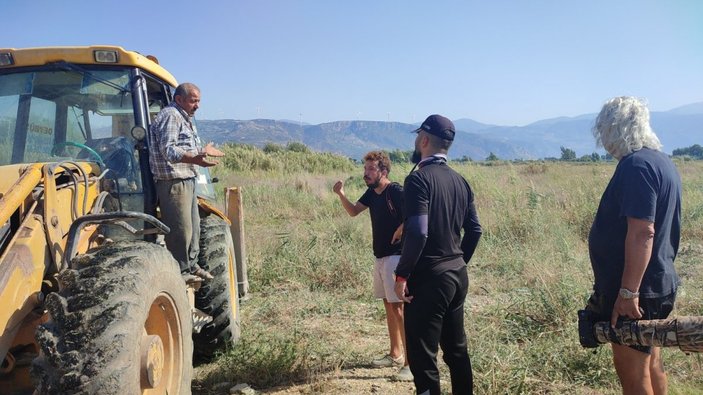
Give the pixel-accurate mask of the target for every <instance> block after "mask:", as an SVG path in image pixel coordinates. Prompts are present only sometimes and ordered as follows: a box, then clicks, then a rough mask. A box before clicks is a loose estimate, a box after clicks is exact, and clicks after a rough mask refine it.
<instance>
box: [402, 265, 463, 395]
mask: <svg viewBox="0 0 703 395" xmlns="http://www.w3.org/2000/svg"><path fill="white" fill-rule="evenodd" d="M468 288H469V277H468V275H467V272H466V266H463V267H461V268H460V269H454V270H450V271H446V272H444V273H442V274H441V275H434V276H423V277H421V278H415V277H411V278H410V281H409V282H408V292H409V293H410V295H411V296H413V299H412V301H411V302H410V303H406V304H405V337H406V343H407V352H408V360H409V362H410V370H411V371H412V373H413V376H414V377H415V389H416V390H417V393H418V394H428V393H429V394H431V395H435V394H436V395H439V394H440V386H439V370H438V369H437V351H438V346H441V347H442V352H443V353H444V362H446V364H447V365H448V366H449V372H450V373H451V378H452V394H454V395H463V394H472V393H473V375H472V373H471V361H470V359H469V352H468V348H467V345H466V332H465V331H464V300H465V299H466V293H467V291H468Z"/></svg>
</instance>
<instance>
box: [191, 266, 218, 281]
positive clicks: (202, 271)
mask: <svg viewBox="0 0 703 395" xmlns="http://www.w3.org/2000/svg"><path fill="white" fill-rule="evenodd" d="M193 275H194V276H198V277H200V278H202V279H203V280H205V281H210V280H212V279H213V278H215V276H213V275H212V273H210V272H208V271H207V270H205V269H203V268H201V267H199V268H197V269H196V270H195V271H194V272H193Z"/></svg>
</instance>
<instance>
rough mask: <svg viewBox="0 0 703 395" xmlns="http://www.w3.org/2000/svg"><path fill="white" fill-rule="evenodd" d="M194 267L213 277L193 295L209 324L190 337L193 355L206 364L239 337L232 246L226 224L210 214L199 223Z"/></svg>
mask: <svg viewBox="0 0 703 395" xmlns="http://www.w3.org/2000/svg"><path fill="white" fill-rule="evenodd" d="M198 264H199V265H200V267H202V268H204V269H205V270H207V271H209V272H210V273H211V274H212V275H213V276H214V277H215V278H214V279H212V280H210V281H209V282H206V283H204V285H203V286H202V287H201V288H200V290H199V291H198V292H197V293H196V294H195V307H197V308H198V309H200V310H202V311H203V312H205V313H207V314H209V315H210V316H212V318H213V321H212V322H210V323H209V324H207V325H206V326H205V327H204V328H203V329H202V330H201V331H200V333H195V334H193V341H194V343H195V349H194V354H195V357H196V360H197V361H199V362H209V361H211V360H212V359H213V357H214V356H215V354H216V353H217V352H218V351H224V350H226V349H227V347H231V346H233V345H234V344H235V343H236V341H237V339H239V334H240V327H239V323H240V317H239V290H238V289H237V268H236V266H235V265H236V263H235V252H234V243H233V242H232V234H231V233H230V230H229V225H228V224H227V222H225V220H223V219H222V218H220V217H218V216H216V215H214V214H209V215H207V214H206V215H204V216H203V218H202V219H201V221H200V254H199V256H198Z"/></svg>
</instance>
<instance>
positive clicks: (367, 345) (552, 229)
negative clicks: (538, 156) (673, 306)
mask: <svg viewBox="0 0 703 395" xmlns="http://www.w3.org/2000/svg"><path fill="white" fill-rule="evenodd" d="M452 166H453V167H454V168H456V169H457V170H458V171H459V172H460V173H462V174H463V175H464V176H465V177H466V178H467V179H468V180H469V182H470V184H471V185H472V186H473V188H474V192H475V194H476V199H477V208H478V212H479V216H480V219H481V222H482V225H483V229H484V235H483V238H482V240H481V242H480V244H479V247H478V249H477V252H476V255H475V257H474V259H473V260H472V262H471V264H470V267H469V273H470V274H469V275H470V280H471V286H470V295H469V297H468V299H467V306H466V310H467V319H466V329H467V333H468V335H469V337H470V340H469V341H470V344H469V347H470V350H469V351H470V354H471V357H472V363H473V367H474V374H475V383H476V386H477V387H476V392H477V393H479V394H519V393H525V394H527V393H582V394H593V393H617V392H618V388H619V387H618V385H617V379H616V377H615V375H614V373H613V371H612V369H611V362H610V358H611V352H610V350H609V347H600V348H598V349H596V350H595V351H592V350H585V349H583V348H581V347H580V345H579V342H578V336H577V330H576V311H577V310H578V309H580V308H582V307H583V306H584V305H585V302H586V299H587V298H588V295H589V293H590V286H591V282H592V273H591V268H590V263H589V261H588V251H587V245H586V237H587V233H588V230H589V228H590V224H591V221H592V219H593V215H594V213H595V210H596V208H597V204H598V201H599V199H600V195H601V193H602V191H603V190H604V188H605V186H606V184H607V182H608V180H609V178H610V176H611V174H612V172H613V170H614V164H613V163H595V164H577V163H527V164H509V163H508V164H503V165H498V166H496V165H493V166H482V165H481V164H477V163H465V164H461V165H459V164H452ZM677 166H678V168H679V171H680V173H681V175H682V178H683V181H684V207H683V217H684V223H683V235H682V248H681V253H680V257H679V259H678V261H677V267H678V270H679V273H680V274H681V276H682V279H683V287H682V288H681V293H680V297H679V300H678V303H677V306H678V307H677V313H678V314H680V315H683V314H686V315H700V314H703V310H702V308H703V302H701V301H702V300H703V299H702V298H701V297H702V296H703V287H701V285H703V274H702V273H701V270H700V268H701V264H702V262H701V261H702V260H703V162H700V161H698V162H694V161H686V162H678V163H677ZM409 169H410V166H409V165H406V164H402V165H395V167H394V169H393V171H392V173H391V178H392V179H394V180H397V181H401V182H402V179H403V177H404V175H405V174H407V172H408V171H409ZM218 172H219V174H218V177H219V178H220V179H221V180H222V184H224V185H238V186H241V187H242V188H243V190H244V206H245V221H246V223H245V230H246V232H247V243H248V244H247V250H248V253H249V256H248V262H249V280H250V286H251V291H252V294H251V299H250V300H248V301H247V302H245V304H244V305H243V307H242V311H243V314H244V316H243V335H242V340H241V342H240V344H239V345H238V346H237V347H236V348H235V349H234V350H231V351H230V352H228V353H226V354H224V355H222V356H221V357H220V359H219V360H218V361H217V362H216V363H214V364H212V365H210V366H206V367H203V368H201V370H200V373H199V385H200V386H201V387H204V388H207V387H208V386H209V385H211V384H212V383H216V382H220V381H227V380H230V381H238V382H248V383H249V384H252V385H253V386H254V387H255V388H259V389H262V388H269V387H273V386H277V385H289V384H292V383H300V382H308V383H313V386H312V388H313V392H316V393H325V392H329V391H331V389H330V387H328V383H327V382H326V381H325V379H324V377H325V373H326V372H330V371H334V370H335V369H346V368H353V367H358V366H366V365H367V364H368V361H369V359H370V358H371V357H372V356H374V355H377V354H382V353H383V352H385V348H386V347H387V345H386V343H387V340H386V339H387V337H386V332H385V321H384V315H383V308H382V305H381V303H379V302H378V301H376V300H374V299H373V298H372V297H371V296H370V295H371V277H370V268H371V265H372V258H373V257H372V254H371V247H370V246H371V235H370V221H369V220H368V218H367V216H365V215H362V216H360V217H357V218H349V217H348V216H347V214H346V213H345V212H344V210H343V209H342V208H341V206H340V205H339V202H338V200H337V197H336V195H334V194H333V193H332V192H331V187H332V184H333V183H334V181H335V180H336V179H338V178H342V179H346V180H347V187H346V190H347V194H348V195H349V196H350V198H352V199H355V198H358V197H359V196H361V194H362V192H363V189H364V188H365V186H364V185H363V182H362V180H361V177H360V175H361V174H362V168H361V166H359V165H357V166H356V167H353V168H352V169H351V170H350V171H347V170H327V171H316V172H315V173H309V172H302V171H301V172H298V173H294V174H291V173H290V172H286V171H280V170H269V171H266V170H238V171H237V172H232V171H229V170H227V169H226V168H221V169H219V170H218ZM664 358H665V362H666V364H667V367H668V371H669V373H670V392H671V393H672V394H693V393H700V392H701V391H703V375H701V360H700V358H699V356H698V355H685V354H683V353H682V352H681V351H678V350H676V349H668V350H665V352H664ZM442 366H443V365H442ZM442 374H443V376H444V377H443V380H444V381H443V382H444V383H448V381H447V380H448V377H447V371H446V370H445V369H443V370H442Z"/></svg>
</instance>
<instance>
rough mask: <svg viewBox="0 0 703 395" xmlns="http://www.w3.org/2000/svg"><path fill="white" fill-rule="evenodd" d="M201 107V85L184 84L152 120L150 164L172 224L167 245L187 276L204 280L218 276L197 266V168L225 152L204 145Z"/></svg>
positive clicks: (164, 213)
mask: <svg viewBox="0 0 703 395" xmlns="http://www.w3.org/2000/svg"><path fill="white" fill-rule="evenodd" d="M199 107H200V89H199V88H198V87H197V86H195V84H191V83H187V82H186V83H183V84H180V85H179V86H178V87H177V88H176V92H175V93H174V101H173V102H172V103H171V104H169V105H168V106H167V107H165V108H164V109H162V110H161V111H160V112H159V114H158V115H157V116H156V118H155V119H154V122H153V123H152V124H151V127H150V133H149V147H150V149H149V164H150V166H151V172H152V173H153V175H154V181H155V183H156V196H157V198H158V200H159V207H160V209H161V218H160V219H161V221H162V222H163V223H164V224H166V225H167V226H168V227H169V228H171V232H170V233H169V234H167V235H166V236H165V237H164V239H165V242H166V248H168V250H169V251H170V252H171V254H173V257H174V258H175V259H176V261H177V262H178V265H179V266H180V270H181V274H184V275H195V276H198V277H201V278H202V279H204V280H211V279H212V278H213V276H212V274H210V273H209V272H208V271H206V270H205V269H202V268H200V266H198V264H197V260H198V252H199V250H200V247H199V242H200V214H199V213H198V199H197V196H196V192H195V186H196V182H197V178H198V168H197V167H196V166H202V167H211V166H215V165H216V164H218V161H216V160H213V159H210V158H209V157H210V156H213V157H221V156H224V153H222V151H220V150H218V149H217V148H215V147H214V146H213V145H212V143H208V144H207V145H206V146H205V147H204V148H202V145H201V143H200V138H199V137H198V131H197V129H196V127H195V123H194V121H193V115H194V114H195V111H197V110H198V108H199Z"/></svg>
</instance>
